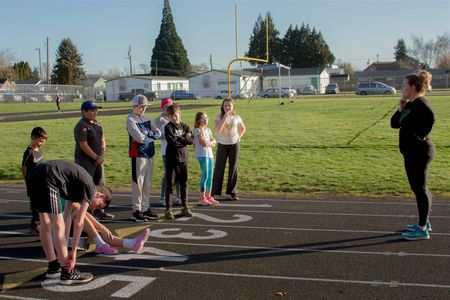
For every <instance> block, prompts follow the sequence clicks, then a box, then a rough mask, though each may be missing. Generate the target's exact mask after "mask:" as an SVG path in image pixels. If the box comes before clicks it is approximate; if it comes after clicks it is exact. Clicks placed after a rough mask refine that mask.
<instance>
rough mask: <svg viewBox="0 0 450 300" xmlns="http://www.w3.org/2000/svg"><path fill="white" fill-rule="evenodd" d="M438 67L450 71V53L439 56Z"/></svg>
mask: <svg viewBox="0 0 450 300" xmlns="http://www.w3.org/2000/svg"><path fill="white" fill-rule="evenodd" d="M437 67H438V68H440V69H447V70H448V69H450V53H445V54H442V55H441V56H439V58H438V61H437Z"/></svg>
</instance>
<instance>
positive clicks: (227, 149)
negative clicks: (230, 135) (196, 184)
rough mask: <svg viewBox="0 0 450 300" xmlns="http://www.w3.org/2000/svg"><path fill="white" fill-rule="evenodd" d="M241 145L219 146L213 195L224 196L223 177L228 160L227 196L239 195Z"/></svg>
mask: <svg viewBox="0 0 450 300" xmlns="http://www.w3.org/2000/svg"><path fill="white" fill-rule="evenodd" d="M240 148H241V147H240V144H239V143H236V144H232V145H223V144H218V146H217V155H216V166H215V168H214V176H213V186H212V193H211V194H212V195H218V196H220V195H222V185H223V176H224V173H225V166H226V163H227V159H228V181H227V189H226V194H228V195H229V194H232V193H233V194H237V192H238V191H237V178H238V160H239V152H240Z"/></svg>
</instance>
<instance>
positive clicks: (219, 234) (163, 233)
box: [150, 228, 227, 240]
mask: <svg viewBox="0 0 450 300" xmlns="http://www.w3.org/2000/svg"><path fill="white" fill-rule="evenodd" d="M179 231H181V228H168V229H156V230H153V231H151V232H150V235H151V236H152V237H156V238H163V239H174V238H179V239H185V240H212V239H219V238H223V237H225V236H227V233H226V232H225V231H222V230H215V229H208V230H207V231H206V232H208V233H209V234H208V235H195V234H194V233H192V232H179ZM170 232H178V233H175V234H168V233H170Z"/></svg>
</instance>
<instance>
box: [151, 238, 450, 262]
mask: <svg viewBox="0 0 450 300" xmlns="http://www.w3.org/2000/svg"><path fill="white" fill-rule="evenodd" d="M149 243H151V244H162V245H169V244H170V245H178V246H195V247H197V246H199V247H202V248H205V247H206V248H207V247H212V248H231V249H240V250H242V249H248V250H263V251H267V252H268V251H273V252H275V253H276V252H279V253H283V252H311V253H338V254H358V255H379V256H399V257H404V256H421V257H438V258H440V257H444V258H450V254H436V253H411V252H390V251H384V252H379V251H354V250H327V249H313V248H279V247H257V246H242V245H227V244H225V245H224V244H211V243H208V244H200V243H182V242H167V241H161V242H159V241H154V240H152V241H149ZM330 246H332V245H330ZM267 252H263V253H264V254H266V253H267ZM257 255H258V254H255V256H257Z"/></svg>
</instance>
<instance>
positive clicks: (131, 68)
mask: <svg viewBox="0 0 450 300" xmlns="http://www.w3.org/2000/svg"><path fill="white" fill-rule="evenodd" d="M128 59H129V60H130V76H132V75H133V67H132V64H131V45H130V46H129V47H128Z"/></svg>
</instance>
